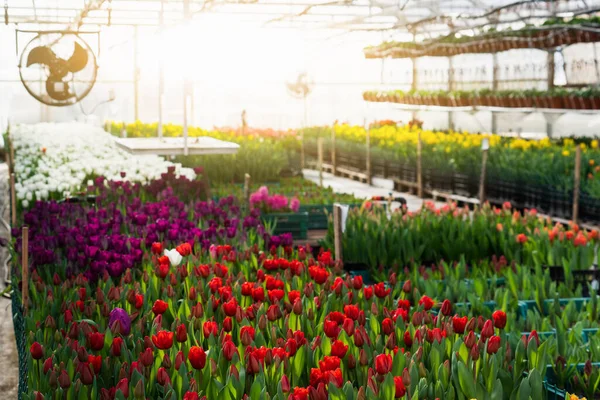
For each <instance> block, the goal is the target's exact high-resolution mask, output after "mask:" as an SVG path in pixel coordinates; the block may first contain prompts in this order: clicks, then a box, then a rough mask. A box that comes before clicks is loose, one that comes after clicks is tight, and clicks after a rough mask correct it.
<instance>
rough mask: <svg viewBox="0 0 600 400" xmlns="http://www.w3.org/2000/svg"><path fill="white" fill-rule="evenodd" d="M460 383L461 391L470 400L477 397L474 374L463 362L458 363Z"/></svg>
mask: <svg viewBox="0 0 600 400" xmlns="http://www.w3.org/2000/svg"><path fill="white" fill-rule="evenodd" d="M458 382H459V383H460V389H461V390H462V392H463V393H464V394H465V396H467V397H468V398H469V399H473V398H475V397H477V389H476V387H475V382H474V380H473V373H472V372H471V371H470V370H469V368H467V366H466V365H465V364H464V363H463V362H462V361H460V360H459V361H458Z"/></svg>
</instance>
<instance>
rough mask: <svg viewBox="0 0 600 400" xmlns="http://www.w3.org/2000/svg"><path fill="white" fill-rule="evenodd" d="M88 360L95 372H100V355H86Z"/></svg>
mask: <svg viewBox="0 0 600 400" xmlns="http://www.w3.org/2000/svg"><path fill="white" fill-rule="evenodd" d="M88 362H89V363H90V365H91V366H92V367H94V372H95V373H97V374H98V373H100V369H101V368H102V356H93V355H91V354H90V355H88Z"/></svg>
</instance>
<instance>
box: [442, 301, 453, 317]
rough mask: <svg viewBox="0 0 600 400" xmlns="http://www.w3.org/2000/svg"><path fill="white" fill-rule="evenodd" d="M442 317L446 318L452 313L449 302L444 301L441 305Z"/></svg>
mask: <svg viewBox="0 0 600 400" xmlns="http://www.w3.org/2000/svg"><path fill="white" fill-rule="evenodd" d="M441 311H442V315H445V316H448V315H450V314H451V313H452V304H451V303H450V300H448V299H446V300H444V301H443V303H442V310H441Z"/></svg>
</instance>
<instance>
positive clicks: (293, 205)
mask: <svg viewBox="0 0 600 400" xmlns="http://www.w3.org/2000/svg"><path fill="white" fill-rule="evenodd" d="M290 209H291V210H292V211H293V212H298V210H299V209H300V200H298V198H297V197H294V198H293V199H292V200H290Z"/></svg>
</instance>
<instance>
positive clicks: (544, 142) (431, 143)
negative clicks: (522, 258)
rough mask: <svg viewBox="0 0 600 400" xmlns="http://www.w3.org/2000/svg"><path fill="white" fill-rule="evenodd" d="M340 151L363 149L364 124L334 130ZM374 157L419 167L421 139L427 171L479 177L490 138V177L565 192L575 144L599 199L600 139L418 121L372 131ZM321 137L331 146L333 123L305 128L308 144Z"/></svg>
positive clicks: (587, 185) (585, 186) (587, 187)
mask: <svg viewBox="0 0 600 400" xmlns="http://www.w3.org/2000/svg"><path fill="white" fill-rule="evenodd" d="M333 129H334V130H335V135H336V149H337V150H338V151H342V152H346V151H347V152H356V153H357V154H362V153H364V152H365V143H366V130H365V128H364V127H362V126H356V125H348V124H339V125H335V126H334V128H333ZM369 134H370V141H371V146H372V151H373V155H374V156H373V157H374V159H376V158H378V157H382V158H385V159H387V160H389V161H390V162H396V163H401V164H406V165H416V157H417V142H418V140H419V138H420V139H421V141H422V163H423V168H425V169H434V170H443V171H450V172H459V173H464V174H471V175H479V171H480V168H481V151H479V150H480V149H481V145H482V142H483V140H484V139H487V140H488V141H489V145H490V151H489V159H488V166H487V171H488V174H489V176H490V177H491V178H494V177H501V178H502V179H506V180H518V181H519V183H520V184H522V183H525V184H529V183H531V184H536V185H546V186H550V187H552V188H553V189H555V190H557V191H560V192H563V193H567V192H569V191H570V190H572V187H573V180H574V179H573V175H574V165H575V162H574V157H575V147H576V146H581V148H582V185H581V186H582V190H583V191H584V192H586V193H588V194H590V195H591V196H593V197H596V198H600V183H599V182H598V180H599V179H600V168H598V167H597V165H598V162H600V149H598V140H597V139H593V140H586V139H582V140H579V139H578V140H577V143H576V141H575V140H574V139H571V138H567V139H562V140H558V141H555V140H550V139H548V138H544V139H541V140H527V139H521V138H510V137H502V136H498V135H494V134H479V133H469V132H466V131H434V130H427V129H422V128H419V127H418V125H417V124H411V125H404V126H395V125H389V124H386V125H383V126H375V127H373V128H371V129H370V131H369ZM318 136H322V137H323V138H324V139H325V142H326V148H327V149H329V147H328V146H329V145H330V140H331V139H330V138H331V127H327V128H310V129H307V130H305V140H306V142H307V146H309V147H310V146H311V141H312V140H316V137H318Z"/></svg>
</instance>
